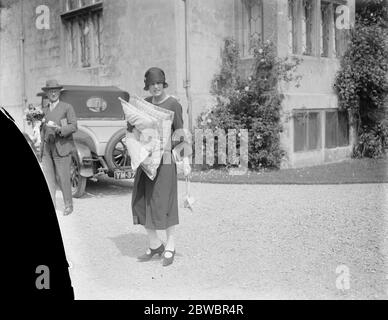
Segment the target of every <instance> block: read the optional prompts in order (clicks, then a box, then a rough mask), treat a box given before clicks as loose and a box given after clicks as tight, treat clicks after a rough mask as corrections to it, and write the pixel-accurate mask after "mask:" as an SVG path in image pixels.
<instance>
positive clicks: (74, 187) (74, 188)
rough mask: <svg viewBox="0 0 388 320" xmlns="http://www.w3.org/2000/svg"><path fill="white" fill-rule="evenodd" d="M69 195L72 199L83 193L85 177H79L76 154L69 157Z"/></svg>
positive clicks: (79, 170)
mask: <svg viewBox="0 0 388 320" xmlns="http://www.w3.org/2000/svg"><path fill="white" fill-rule="evenodd" d="M70 181H71V193H72V195H73V197H74V198H80V197H82V195H83V194H84V193H85V187H86V177H83V176H81V165H80V162H79V159H78V156H77V154H75V153H73V154H72V155H71V165H70Z"/></svg>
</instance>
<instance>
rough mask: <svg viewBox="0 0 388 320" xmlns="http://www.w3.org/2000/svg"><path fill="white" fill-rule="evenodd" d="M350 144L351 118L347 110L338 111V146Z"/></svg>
mask: <svg viewBox="0 0 388 320" xmlns="http://www.w3.org/2000/svg"><path fill="white" fill-rule="evenodd" d="M348 145H349V118H348V113H347V112H346V111H340V112H338V146H340V147H343V146H348Z"/></svg>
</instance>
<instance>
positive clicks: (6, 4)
mask: <svg viewBox="0 0 388 320" xmlns="http://www.w3.org/2000/svg"><path fill="white" fill-rule="evenodd" d="M354 12H355V3H354V0H348V1H346V0H206V1H205V0H186V1H183V0H29V1H23V0H8V1H2V9H1V14H0V28H1V31H0V68H1V69H0V70H1V73H0V90H1V91H0V103H1V105H2V106H5V107H6V109H7V110H9V112H10V113H11V114H12V115H13V116H14V117H15V119H16V121H17V123H18V125H19V126H20V127H21V128H22V130H25V129H26V125H25V123H24V122H23V120H22V110H23V109H24V108H25V106H26V105H27V104H28V103H38V102H39V99H38V97H37V96H36V94H37V92H39V91H40V88H41V87H42V86H43V85H44V83H45V80H46V79H49V78H56V79H58V80H59V81H60V83H63V84H82V85H116V86H118V87H120V88H122V89H124V90H127V91H128V92H129V93H130V94H137V95H141V96H144V95H145V92H144V91H143V77H144V72H145V71H146V69H147V68H149V67H151V66H159V67H161V68H163V69H164V70H165V71H166V76H167V81H168V83H169V88H168V92H169V93H170V94H173V95H175V96H177V97H178V98H179V99H180V101H181V103H182V105H183V107H184V109H185V111H187V112H185V119H184V120H185V123H186V124H188V123H191V122H192V123H194V122H195V118H196V116H197V115H198V114H199V113H200V112H201V111H202V110H204V109H205V108H207V107H208V106H209V105H211V103H212V97H211V96H210V94H209V89H210V83H211V80H212V78H213V75H214V74H215V73H216V72H218V70H219V67H220V50H221V48H222V46H223V41H224V39H225V37H233V38H235V39H236V40H237V42H238V43H239V45H240V50H241V59H242V60H243V62H244V64H245V65H246V66H249V64H250V62H251V61H252V55H251V51H250V48H249V39H250V38H251V37H258V38H259V39H261V40H263V41H264V40H267V39H269V40H272V41H273V42H274V43H275V44H276V46H277V51H278V55H279V57H284V56H287V55H294V56H300V57H302V58H303V62H302V64H301V65H300V67H299V70H298V72H299V73H300V74H301V75H302V81H301V86H300V87H299V88H296V87H294V86H292V85H289V86H287V87H285V88H282V90H283V93H284V94H285V100H284V103H283V109H284V114H287V115H288V116H284V118H283V122H284V123H283V124H284V129H285V130H284V132H283V134H282V144H283V147H284V149H285V150H286V152H287V159H286V160H285V161H284V163H283V167H299V166H306V165H314V164H319V163H324V162H330V161H336V160H340V159H344V158H346V157H348V156H349V154H350V150H351V141H352V137H351V130H349V125H348V119H347V115H346V114H344V113H339V112H338V111H337V100H336V95H335V93H334V91H333V81H334V77H335V73H336V71H337V70H338V67H339V59H338V58H339V57H340V56H341V54H342V53H343V50H344V30H342V29H341V28H338V27H336V23H337V20H338V19H342V22H345V23H349V25H350V26H351V25H352V23H353V21H354ZM343 16H345V18H343ZM186 90H187V91H186ZM187 93H188V94H187ZM189 106H191V108H190V107H189ZM290 115H291V116H290Z"/></svg>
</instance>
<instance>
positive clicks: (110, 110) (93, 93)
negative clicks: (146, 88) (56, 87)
mask: <svg viewBox="0 0 388 320" xmlns="http://www.w3.org/2000/svg"><path fill="white" fill-rule="evenodd" d="M119 97H120V98H122V99H124V100H126V101H128V100H129V94H128V93H127V92H125V91H121V90H112V89H110V90H98V89H95V90H74V89H70V88H65V89H64V90H63V91H62V92H61V97H60V100H61V101H64V102H67V103H69V104H71V105H72V106H73V108H74V111H75V113H76V115H77V117H78V118H80V119H84V118H86V119H91V118H92V119H103V118H107V119H124V113H123V109H122V106H121V103H120V100H119Z"/></svg>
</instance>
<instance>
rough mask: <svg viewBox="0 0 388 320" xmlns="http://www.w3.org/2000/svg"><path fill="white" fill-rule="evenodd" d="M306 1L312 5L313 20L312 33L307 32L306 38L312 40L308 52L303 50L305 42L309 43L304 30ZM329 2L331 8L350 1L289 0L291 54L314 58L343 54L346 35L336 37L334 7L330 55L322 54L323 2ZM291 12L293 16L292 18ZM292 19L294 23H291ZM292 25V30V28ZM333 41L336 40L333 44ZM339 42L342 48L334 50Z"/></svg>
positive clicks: (336, 56) (288, 18) (338, 56)
mask: <svg viewBox="0 0 388 320" xmlns="http://www.w3.org/2000/svg"><path fill="white" fill-rule="evenodd" d="M306 1H309V2H310V3H311V5H312V8H311V10H312V13H311V17H312V22H311V33H310V34H308V33H307V32H306V35H305V36H306V39H308V41H310V42H311V50H310V51H311V52H308V53H307V54H306V53H305V52H303V51H304V50H303V49H304V48H303V47H304V43H306V44H307V42H308V41H307V40H304V39H303V38H304V34H303V33H304V32H303V22H304V21H303V20H304V19H303V16H304V4H305V2H306ZM323 2H325V3H329V4H330V6H331V8H335V7H336V6H338V5H346V4H347V3H348V1H347V0H288V2H287V12H288V13H287V15H288V17H287V20H288V23H287V28H288V47H289V50H288V51H289V54H291V55H295V56H301V57H313V58H323V59H324V58H329V59H333V58H335V59H338V58H340V57H341V56H342V54H343V53H344V52H345V49H346V43H345V41H344V39H346V36H344V35H342V36H341V39H338V40H337V39H336V34H337V32H336V30H335V15H336V13H335V9H334V10H333V9H332V12H334V14H333V18H334V19H332V20H333V23H334V28H333V30H330V34H329V41H328V42H329V49H328V55H327V56H323V55H322V43H323V28H322V9H321V5H322V3H323ZM290 4H292V5H291V6H292V8H290ZM290 12H291V13H292V14H293V16H292V17H291V18H290V17H289V14H290ZM290 20H292V23H290ZM290 26H291V28H292V30H290ZM291 41H292V47H290V43H291ZM333 42H335V43H334V44H333ZM337 43H340V44H341V50H339V51H338V52H337V53H336V51H333V49H335V46H336V44H337Z"/></svg>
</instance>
